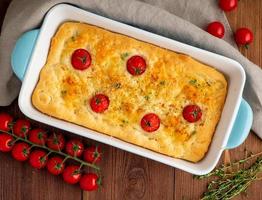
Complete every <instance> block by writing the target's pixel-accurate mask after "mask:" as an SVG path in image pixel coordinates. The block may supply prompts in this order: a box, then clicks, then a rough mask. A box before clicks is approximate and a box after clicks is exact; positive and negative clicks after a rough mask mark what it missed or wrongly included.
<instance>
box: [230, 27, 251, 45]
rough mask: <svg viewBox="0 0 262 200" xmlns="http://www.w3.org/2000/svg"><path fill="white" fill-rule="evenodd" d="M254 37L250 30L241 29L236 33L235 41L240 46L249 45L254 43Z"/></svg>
mask: <svg viewBox="0 0 262 200" xmlns="http://www.w3.org/2000/svg"><path fill="white" fill-rule="evenodd" d="M253 39H254V36H253V33H252V31H251V30H250V29H248V28H239V29H237V31H236V33H235V41H236V43H237V44H238V45H246V47H247V45H249V44H250V43H251V42H253Z"/></svg>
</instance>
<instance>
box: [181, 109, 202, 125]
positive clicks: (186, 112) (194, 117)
mask: <svg viewBox="0 0 262 200" xmlns="http://www.w3.org/2000/svg"><path fill="white" fill-rule="evenodd" d="M201 116H202V111H201V109H200V107H199V106H197V105H188V106H186V107H185V108H184V109H183V117H184V119H185V120H187V121H188V122H190V123H193V122H196V121H198V120H200V118H201Z"/></svg>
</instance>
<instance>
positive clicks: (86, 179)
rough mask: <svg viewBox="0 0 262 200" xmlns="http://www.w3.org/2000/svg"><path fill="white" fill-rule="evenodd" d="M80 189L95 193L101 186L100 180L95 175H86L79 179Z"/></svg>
mask: <svg viewBox="0 0 262 200" xmlns="http://www.w3.org/2000/svg"><path fill="white" fill-rule="evenodd" d="M79 185H80V188H81V189H82V190H85V191H95V190H97V189H98V188H99V186H100V185H101V178H99V177H98V175H97V174H95V173H88V174H85V175H83V176H82V177H81V179H80V182H79Z"/></svg>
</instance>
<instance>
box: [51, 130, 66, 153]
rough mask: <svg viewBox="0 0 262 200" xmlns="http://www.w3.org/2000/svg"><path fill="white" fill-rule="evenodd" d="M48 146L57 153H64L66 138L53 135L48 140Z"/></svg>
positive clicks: (57, 134) (58, 134)
mask: <svg viewBox="0 0 262 200" xmlns="http://www.w3.org/2000/svg"><path fill="white" fill-rule="evenodd" d="M47 146H48V147H49V148H50V149H53V150H55V151H62V150H63V149H64V148H65V138H64V136H63V135H62V134H61V133H53V134H51V135H50V136H49V137H48V139H47Z"/></svg>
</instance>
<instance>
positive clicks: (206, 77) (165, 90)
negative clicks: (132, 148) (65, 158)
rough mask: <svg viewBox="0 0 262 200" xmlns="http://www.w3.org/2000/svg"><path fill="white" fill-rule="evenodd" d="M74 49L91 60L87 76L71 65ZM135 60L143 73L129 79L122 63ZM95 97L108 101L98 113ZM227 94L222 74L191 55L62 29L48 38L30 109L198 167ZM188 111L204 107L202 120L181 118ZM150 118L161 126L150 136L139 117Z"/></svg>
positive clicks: (82, 29)
mask: <svg viewBox="0 0 262 200" xmlns="http://www.w3.org/2000/svg"><path fill="white" fill-rule="evenodd" d="M78 48H85V49H87V50H88V51H89V52H90V54H91V57H92V64H91V66H90V67H89V68H88V69H87V70H84V71H81V70H75V69H74V68H73V67H72V65H71V55H72V53H73V52H74V50H76V49H78ZM137 54H138V55H142V56H143V57H144V58H145V59H146V63H147V69H146V72H145V73H144V74H143V75H140V76H136V77H134V76H132V75H131V74H129V73H128V72H127V70H126V61H127V59H128V58H129V57H130V56H132V55H137ZM97 93H103V94H106V95H107V96H108V97H109V99H110V106H109V108H108V110H106V111H105V112H104V113H102V114H101V113H95V112H93V111H92V110H91V108H90V105H89V101H90V98H91V97H93V96H94V94H97ZM226 94H227V82H226V80H225V78H224V76H223V74H222V73H220V72H218V71H217V70H215V69H213V68H212V67H209V66H207V65H205V64H203V63H200V62H198V61H196V60H195V59H193V58H191V57H190V56H187V55H183V54H178V53H175V52H173V51H170V50H167V49H164V48H160V47H157V46H155V45H152V44H148V43H145V42H142V41H139V40H136V39H134V38H131V37H128V36H124V35H121V34H116V33H113V32H110V31H107V30H105V29H102V28H99V27H96V26H92V25H88V24H83V23H77V22H66V23H64V24H62V25H61V26H60V28H59V30H58V31H57V33H56V35H55V36H54V37H53V39H52V42H51V48H50V51H49V55H48V59H47V62H46V64H45V66H44V67H43V68H42V71H41V73H40V79H39V82H38V84H37V86H36V88H35V90H34V92H33V95H32V103H33V105H34V106H35V107H36V108H37V109H38V110H40V111H41V112H43V113H46V114H48V115H50V116H53V117H56V118H59V119H63V120H65V121H69V122H72V123H75V124H78V125H81V126H84V127H87V128H89V129H93V130H96V131H99V132H102V133H105V134H107V135H110V136H113V137H116V138H119V139H121V140H124V141H127V142H130V143H133V144H136V145H139V146H141V147H144V148H147V149H151V150H153V151H156V152H159V153H162V154H165V155H168V156H172V157H176V158H182V159H185V160H189V161H192V162H197V161H199V160H201V159H202V158H203V157H204V155H205V153H206V152H207V150H208V147H209V144H210V142H211V139H212V136H213V133H214V131H215V128H216V125H217V123H218V121H219V119H220V115H221V112H222V109H223V105H224V101H225V97H226ZM188 104H197V105H198V106H200V107H201V109H202V113H203V115H202V118H201V120H200V121H198V122H196V123H188V122H187V121H186V120H185V119H184V118H183V116H182V111H183V108H184V107H185V106H186V105H188ZM149 112H153V113H156V114H157V115H158V116H159V117H160V119H161V125H160V128H159V129H158V130H157V131H155V132H153V133H148V132H145V131H144V130H143V129H142V128H141V127H140V120H141V118H142V117H143V116H144V115H145V114H147V113H149Z"/></svg>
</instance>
